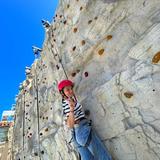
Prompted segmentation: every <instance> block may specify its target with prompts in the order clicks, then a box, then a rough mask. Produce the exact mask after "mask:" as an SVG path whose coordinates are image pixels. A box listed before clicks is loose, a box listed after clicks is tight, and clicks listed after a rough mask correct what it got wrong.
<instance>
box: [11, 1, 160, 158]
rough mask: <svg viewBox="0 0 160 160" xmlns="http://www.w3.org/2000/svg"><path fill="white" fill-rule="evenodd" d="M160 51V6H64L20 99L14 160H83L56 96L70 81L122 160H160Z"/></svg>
mask: <svg viewBox="0 0 160 160" xmlns="http://www.w3.org/2000/svg"><path fill="white" fill-rule="evenodd" d="M159 44H160V1H159V0H152V1H150V0H60V1H59V6H58V7H57V11H56V13H55V17H53V21H52V22H51V25H50V26H48V27H47V29H46V35H45V40H44V44H43V48H42V51H41V53H40V57H39V58H37V59H36V60H35V61H34V62H33V64H32V66H31V71H30V74H28V75H27V76H26V80H25V81H24V82H23V84H22V85H21V86H20V92H19V95H18V97H17V99H16V117H15V126H14V140H13V144H14V148H13V153H14V159H16V160H20V159H27V160H33V159H35V160H36V159H37V160H39V159H42V160H53V159H54V160H78V154H77V152H76V151H75V149H74V147H73V145H72V144H70V143H68V140H69V138H70V135H69V131H68V130H67V128H66V127H64V126H63V121H62V108H61V97H60V95H59V93H58V91H57V83H58V81H60V80H62V79H64V78H66V77H68V78H69V79H71V80H73V81H74V82H75V92H76V95H77V96H78V99H79V101H80V102H81V103H82V105H83V107H84V109H88V110H90V118H91V119H92V120H93V126H94V128H95V130H96V131H97V133H98V134H99V136H100V137H101V139H102V141H103V142H104V144H105V145H106V147H107V148H108V150H109V152H110V153H111V155H112V157H113V158H114V159H115V160H160V98H159V97H160V45H159Z"/></svg>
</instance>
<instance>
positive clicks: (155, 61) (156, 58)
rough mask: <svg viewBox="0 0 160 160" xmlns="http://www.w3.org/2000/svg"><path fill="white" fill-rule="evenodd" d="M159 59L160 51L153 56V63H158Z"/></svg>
mask: <svg viewBox="0 0 160 160" xmlns="http://www.w3.org/2000/svg"><path fill="white" fill-rule="evenodd" d="M159 60H160V51H159V52H157V53H156V54H155V55H154V57H153V58H152V63H158V62H159Z"/></svg>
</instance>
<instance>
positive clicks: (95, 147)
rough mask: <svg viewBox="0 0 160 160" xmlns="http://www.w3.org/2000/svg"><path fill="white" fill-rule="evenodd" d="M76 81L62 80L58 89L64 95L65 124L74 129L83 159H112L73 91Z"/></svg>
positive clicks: (74, 138) (74, 137)
mask: <svg viewBox="0 0 160 160" xmlns="http://www.w3.org/2000/svg"><path fill="white" fill-rule="evenodd" d="M73 87H74V83H73V82H72V81H70V80H62V81H61V82H60V83H59V84H58V90H59V92H60V94H61V95H62V107H63V115H64V120H65V124H66V125H67V126H68V127H69V128H71V130H72V138H73V142H74V145H75V147H76V149H77V150H78V152H79V153H80V156H81V159H82V160H111V159H112V158H111V156H110V155H109V153H108V151H107V149H106V148H105V146H104V145H103V143H102V142H101V140H100V138H99V137H98V136H97V134H96V133H95V131H94V130H93V128H92V127H91V123H90V122H89V121H88V120H87V119H86V118H85V114H84V111H83V108H82V105H81V104H80V103H79V102H78V101H77V98H76V96H75V94H74V91H73Z"/></svg>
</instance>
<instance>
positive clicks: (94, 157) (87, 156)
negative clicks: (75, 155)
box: [72, 120, 112, 160]
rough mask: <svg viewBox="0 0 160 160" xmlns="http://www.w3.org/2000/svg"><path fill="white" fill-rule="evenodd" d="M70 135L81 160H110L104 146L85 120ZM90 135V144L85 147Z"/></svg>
mask: <svg viewBox="0 0 160 160" xmlns="http://www.w3.org/2000/svg"><path fill="white" fill-rule="evenodd" d="M89 132H90V133H89ZM72 133H73V134H72V137H73V142H74V145H75V147H76V149H77V150H78V152H79V153H80V156H81V160H111V159H112V158H111V156H110V154H109V152H108V151H107V149H106V148H105V146H104V144H103V143H102V141H101V140H100V138H99V137H98V136H97V134H96V132H95V131H94V130H93V129H91V126H90V125H89V123H88V121H87V120H82V121H81V122H80V124H79V126H78V127H75V128H74V130H73V132H72ZM78 133H79V134H78ZM90 134H91V140H90V141H89V142H90V143H89V144H88V145H87V146H85V143H86V142H87V140H88V137H89V135H90ZM87 136H88V137H87Z"/></svg>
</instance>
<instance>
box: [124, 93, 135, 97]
mask: <svg viewBox="0 0 160 160" xmlns="http://www.w3.org/2000/svg"><path fill="white" fill-rule="evenodd" d="M124 95H125V96H126V97H127V98H131V97H132V96H133V93H132V92H125V93H124Z"/></svg>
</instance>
